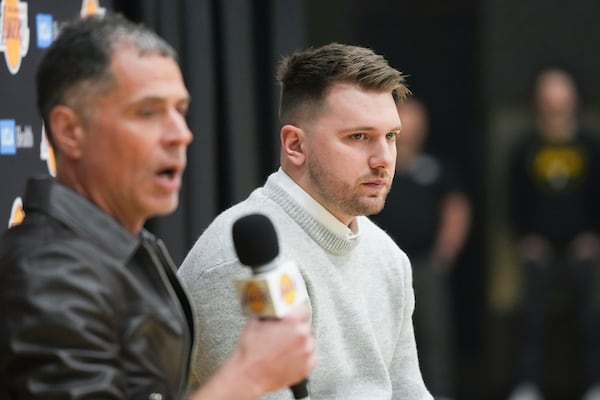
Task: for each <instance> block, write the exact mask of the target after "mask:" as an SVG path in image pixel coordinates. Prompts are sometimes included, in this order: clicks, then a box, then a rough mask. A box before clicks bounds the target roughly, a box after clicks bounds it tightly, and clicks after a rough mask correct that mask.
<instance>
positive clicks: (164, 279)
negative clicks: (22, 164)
mask: <svg viewBox="0 0 600 400" xmlns="http://www.w3.org/2000/svg"><path fill="white" fill-rule="evenodd" d="M175 57H176V55H175V52H174V51H173V49H172V48H171V47H170V46H169V45H168V44H167V43H166V42H164V41H163V40H162V39H160V38H159V37H158V36H156V35H155V34H154V33H152V32H150V31H149V30H147V29H146V28H143V27H141V26H138V25H134V24H132V23H131V22H129V21H127V20H125V19H124V18H122V17H119V16H113V15H107V16H105V17H103V18H100V17H91V18H86V19H85V20H78V21H74V22H72V23H70V24H68V25H66V26H65V27H64V28H63V29H62V31H61V34H60V35H59V37H58V38H57V40H56V41H55V42H54V44H53V45H52V46H51V48H50V49H49V50H48V52H47V53H46V54H45V55H44V58H43V59H42V61H41V64H40V67H39V69H38V74H37V77H36V78H37V91H38V106H39V109H40V111H41V114H42V117H43V119H44V123H45V127H46V130H47V132H48V139H49V141H50V143H51V144H52V146H53V148H54V151H55V152H56V156H57V158H56V160H57V176H56V179H52V178H36V179H31V180H30V181H29V182H28V184H27V188H26V193H25V195H24V201H23V204H24V210H25V214H26V217H25V219H24V221H23V223H22V224H20V225H18V226H16V227H13V228H11V229H9V230H8V231H7V232H6V233H5V234H4V235H3V236H1V237H0V300H1V302H2V306H1V307H0V398H1V399H38V398H40V399H41V398H44V399H84V398H85V399H100V398H102V399H151V400H159V399H163V400H164V399H179V398H182V397H183V396H185V394H186V391H187V388H186V385H187V381H188V368H189V361H190V355H191V352H192V344H193V337H194V330H193V327H194V321H193V313H192V309H191V306H190V303H189V301H188V298H187V295H186V293H185V290H184V289H183V287H182V286H181V284H180V283H179V281H178V279H177V277H176V275H175V266H174V265H173V262H172V261H171V259H170V257H169V255H168V253H167V251H166V249H165V246H164V245H163V244H162V242H161V241H160V240H158V239H157V238H155V237H154V236H153V235H152V234H150V233H149V232H147V231H145V230H144V229H143V225H144V223H145V221H146V220H147V219H148V218H150V217H152V216H157V215H164V214H167V213H170V212H172V211H173V210H174V209H175V208H176V207H177V203H178V192H179V188H180V185H181V177H182V174H183V170H184V168H185V164H186V149H187V146H188V145H189V143H190V142H191V140H192V134H191V132H190V131H189V129H188V126H187V123H186V120H185V114H186V111H187V107H188V103H189V94H188V92H187V90H186V88H185V85H184V83H183V79H182V76H181V72H180V70H179V67H178V65H177V63H176V61H175ZM307 319H308V312H307V310H306V309H298V310H296V312H294V313H292V314H291V315H290V316H289V317H286V318H284V319H282V320H279V321H258V320H255V319H254V320H250V321H249V323H248V326H247V328H246V331H245V332H244V334H243V335H242V337H241V339H240V345H239V346H238V349H237V350H236V352H235V353H234V354H233V355H232V357H231V358H230V360H228V361H227V362H226V363H225V364H224V365H223V366H222V368H221V369H220V370H219V371H218V372H217V373H216V374H215V376H214V377H213V379H212V380H211V381H209V382H208V383H207V384H206V385H205V386H204V387H203V388H200V389H199V390H198V391H196V392H195V393H193V395H192V397H193V398H194V399H198V400H199V399H232V398H235V399H253V398H256V397H258V396H260V395H262V394H263V393H266V392H268V391H272V390H275V389H279V388H281V387H285V386H288V385H290V384H292V383H294V382H297V381H299V380H300V379H301V378H302V377H304V376H306V375H307V374H308V372H309V371H310V370H311V369H312V367H313V366H314V363H315V359H314V354H313V348H314V343H313V340H312V337H311V335H310V327H309V323H308V321H307Z"/></svg>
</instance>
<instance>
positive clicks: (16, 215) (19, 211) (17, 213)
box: [8, 197, 25, 228]
mask: <svg viewBox="0 0 600 400" xmlns="http://www.w3.org/2000/svg"><path fill="white" fill-rule="evenodd" d="M23 219H25V211H23V202H22V201H21V198H20V197H17V198H16V199H15V201H13V205H12V208H11V210H10V217H9V218H8V227H9V228H11V227H13V226H15V225H19V224H20V223H21V222H23Z"/></svg>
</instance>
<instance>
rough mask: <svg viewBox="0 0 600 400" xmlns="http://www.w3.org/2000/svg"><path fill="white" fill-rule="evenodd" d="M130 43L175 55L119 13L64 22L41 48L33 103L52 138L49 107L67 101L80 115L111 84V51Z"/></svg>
mask: <svg viewBox="0 0 600 400" xmlns="http://www.w3.org/2000/svg"><path fill="white" fill-rule="evenodd" d="M121 47H130V48H132V49H134V50H137V51H138V52H139V53H140V55H144V54H158V55H161V56H164V57H169V58H173V59H174V60H176V59H177V54H176V52H175V50H174V49H173V48H172V47H171V46H170V45H169V44H168V43H167V42H166V41H165V40H163V39H162V38H160V37H159V36H158V35H157V34H156V33H154V32H153V31H151V30H150V29H148V28H146V27H144V26H143V25H140V24H135V23H133V22H131V21H129V20H127V19H126V18H125V17H123V16H122V15H120V14H110V13H107V14H106V15H104V16H90V17H86V18H79V19H76V20H73V21H70V22H68V23H66V24H65V25H64V26H63V27H62V28H61V30H60V33H59V35H58V37H57V38H56V40H55V41H54V42H53V43H52V45H51V46H50V48H49V49H48V51H47V52H46V53H45V54H44V56H43V58H42V60H41V62H40V65H39V67H38V70H37V73H36V88H37V105H38V109H39V111H40V113H41V116H42V119H43V121H44V124H45V126H46V131H47V133H48V139H49V141H50V143H51V144H54V141H53V137H52V132H51V127H50V125H49V123H48V121H49V115H50V111H51V110H52V109H53V108H54V107H55V106H57V105H59V104H62V105H67V106H69V107H71V108H73V109H74V110H76V111H77V112H78V113H79V114H80V115H82V116H83V117H84V118H85V117H87V116H89V115H86V114H89V113H91V112H92V111H93V110H92V109H91V104H90V101H89V100H91V99H94V98H97V97H98V96H100V95H102V94H105V93H107V92H109V91H110V90H111V89H113V88H114V85H115V81H114V78H113V76H112V74H111V71H110V64H111V59H112V56H113V54H114V52H115V51H116V50H117V49H119V48H121Z"/></svg>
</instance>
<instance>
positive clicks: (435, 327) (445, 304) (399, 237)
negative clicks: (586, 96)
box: [371, 97, 471, 399]
mask: <svg viewBox="0 0 600 400" xmlns="http://www.w3.org/2000/svg"><path fill="white" fill-rule="evenodd" d="M398 113H399V116H400V121H401V124H402V130H401V131H400V133H399V134H398V136H397V137H396V149H397V156H396V174H395V176H394V180H393V184H392V189H391V190H390V193H389V194H388V197H387V200H386V203H385V207H384V208H383V210H382V211H381V212H380V213H379V214H376V215H374V216H372V217H371V218H372V219H373V220H374V221H375V222H376V223H377V224H379V225H380V226H381V227H382V228H383V229H384V230H386V231H387V232H388V234H389V235H390V236H391V237H392V238H393V239H394V240H395V241H396V243H398V245H399V247H400V248H401V249H402V250H404V251H405V252H406V253H407V254H408V256H409V258H410V259H411V261H412V269H413V284H414V288H415V298H416V307H415V313H414V321H415V336H416V341H417V347H418V349H419V360H420V362H421V369H422V372H423V379H424V381H425V384H426V385H427V387H428V388H429V389H430V391H431V393H432V394H433V395H434V397H435V398H436V399H451V398H454V397H455V395H456V387H455V380H456V377H455V373H456V365H455V356H456V355H455V348H454V347H455V342H454V329H455V327H454V324H453V317H452V307H451V304H452V296H451V290H450V273H451V270H452V267H453V266H454V264H455V261H456V258H457V256H458V255H459V253H460V252H461V250H462V249H463V247H464V244H465V241H466V238H467V235H468V232H469V227H470V219H471V205H470V202H469V200H468V198H467V196H466V195H465V193H464V191H463V190H462V188H461V184H460V182H459V180H458V179H457V176H456V174H453V173H452V172H451V170H450V168H449V167H448V166H447V165H445V164H443V163H442V161H441V160H439V159H438V158H436V157H435V156H433V155H431V154H427V153H425V151H424V145H425V141H426V138H427V134H428V128H429V127H428V113H427V110H426V107H425V105H424V104H423V103H422V102H421V101H420V100H417V99H416V98H414V97H411V98H409V99H407V100H406V101H405V102H404V103H398Z"/></svg>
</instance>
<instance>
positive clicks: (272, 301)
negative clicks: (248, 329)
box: [232, 214, 314, 399]
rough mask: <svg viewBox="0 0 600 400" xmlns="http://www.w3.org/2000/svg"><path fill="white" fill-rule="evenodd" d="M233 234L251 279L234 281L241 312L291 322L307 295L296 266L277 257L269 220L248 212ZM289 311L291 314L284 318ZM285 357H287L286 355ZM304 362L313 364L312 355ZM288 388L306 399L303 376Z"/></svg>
mask: <svg viewBox="0 0 600 400" xmlns="http://www.w3.org/2000/svg"><path fill="white" fill-rule="evenodd" d="M232 233H233V242H234V246H235V249H236V253H237V255H238V258H239V259H240V262H241V263H242V264H244V265H247V266H249V267H250V268H252V271H253V275H252V276H251V277H250V278H246V279H241V280H239V281H237V282H236V288H237V290H238V294H239V295H240V299H241V303H242V309H243V311H244V313H245V314H247V315H254V316H258V317H259V318H261V319H271V320H273V319H280V318H283V320H281V321H266V322H267V323H270V324H277V323H283V324H286V323H288V324H289V323H291V322H290V318H294V316H295V318H297V316H298V312H302V311H298V310H297V308H298V307H306V306H305V305H304V304H305V303H306V301H307V299H308V296H307V292H306V287H305V286H304V281H303V279H302V277H301V275H300V272H299V271H298V267H297V265H296V264H295V263H294V262H292V261H281V260H278V258H277V256H278V255H279V244H278V240H277V234H276V233H275V229H274V228H273V225H272V223H271V221H270V220H269V219H268V218H267V217H266V216H264V215H261V214H251V215H248V216H245V217H242V218H240V219H239V220H237V221H236V222H235V224H234V225H233V231H232ZM304 312H305V311H304ZM289 313H292V315H291V316H290V317H288V318H286V315H288V314H289ZM250 323H253V322H252V321H251V322H250ZM309 331H310V328H309ZM308 336H309V337H308V338H306V340H309V339H310V340H312V338H310V334H309V335H308ZM264 339H266V338H263V340H264ZM259 340H260V339H259ZM305 344H306V343H305ZM297 345H302V343H298V344H297ZM297 350H298V349H296V351H297ZM287 356H288V358H289V354H288V355H287ZM304 358H306V353H302V352H301V354H300V356H299V359H300V360H301V361H302V360H303V359H304ZM305 361H308V362H309V364H312V365H313V366H314V355H311V359H306V360H305ZM288 362H289V361H288ZM287 367H289V366H287ZM310 369H312V367H311V368H310ZM290 389H291V390H292V392H293V394H294V398H295V399H309V396H308V389H307V381H306V379H304V380H302V381H300V382H298V383H297V384H295V385H292V386H291V387H290Z"/></svg>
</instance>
